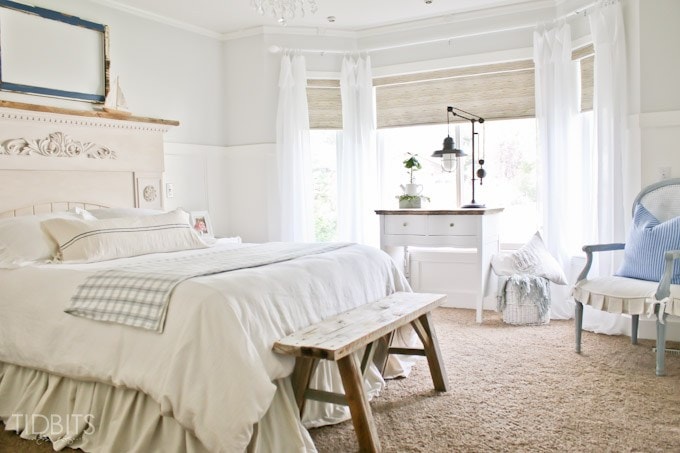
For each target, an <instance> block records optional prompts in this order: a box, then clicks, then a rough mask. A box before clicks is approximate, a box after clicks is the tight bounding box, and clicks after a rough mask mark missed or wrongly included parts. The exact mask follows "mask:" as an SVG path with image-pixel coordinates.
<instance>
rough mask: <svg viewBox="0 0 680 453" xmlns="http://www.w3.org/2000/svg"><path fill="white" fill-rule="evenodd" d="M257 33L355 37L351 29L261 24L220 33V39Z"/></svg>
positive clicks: (355, 34) (229, 39)
mask: <svg viewBox="0 0 680 453" xmlns="http://www.w3.org/2000/svg"><path fill="white" fill-rule="evenodd" d="M257 35H291V36H326V37H331V38H351V39H357V37H358V35H357V32H355V31H352V30H336V29H333V30H331V29H328V28H320V27H276V26H272V25H261V26H258V27H252V28H246V29H243V30H238V31H233V32H228V33H223V34H222V35H220V39H221V40H222V41H231V40H233V39H241V38H247V37H250V36H257Z"/></svg>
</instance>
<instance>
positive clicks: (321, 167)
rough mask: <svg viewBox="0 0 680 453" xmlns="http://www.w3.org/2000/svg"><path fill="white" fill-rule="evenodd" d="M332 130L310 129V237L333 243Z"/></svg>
mask: <svg viewBox="0 0 680 453" xmlns="http://www.w3.org/2000/svg"><path fill="white" fill-rule="evenodd" d="M338 134H340V132H338V131H336V130H321V129H312V130H311V133H310V144H311V149H312V183H313V187H314V234H315V238H316V240H317V241H320V242H329V241H335V240H337V236H338V215H337V199H338V197H337V193H338V191H337V187H338V184H337V177H336V176H337V172H336V168H337V166H336V162H337V159H336V156H337V143H338Z"/></svg>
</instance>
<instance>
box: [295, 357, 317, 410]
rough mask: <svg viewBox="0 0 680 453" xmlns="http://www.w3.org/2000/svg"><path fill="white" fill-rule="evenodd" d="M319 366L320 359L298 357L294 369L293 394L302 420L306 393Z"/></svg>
mask: <svg viewBox="0 0 680 453" xmlns="http://www.w3.org/2000/svg"><path fill="white" fill-rule="evenodd" d="M318 364H319V359H314V358H311V357H297V358H296V359H295V368H294V369H293V377H292V381H293V392H294V393H295V402H296V403H297V406H298V410H299V411H300V418H302V411H304V410H305V401H306V398H305V392H306V391H307V388H308V387H309V382H310V381H311V380H312V375H313V374H314V370H316V366H317V365H318Z"/></svg>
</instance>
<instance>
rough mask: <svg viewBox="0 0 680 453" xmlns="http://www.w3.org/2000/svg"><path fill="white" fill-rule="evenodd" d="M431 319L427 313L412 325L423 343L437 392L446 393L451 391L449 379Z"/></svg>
mask: <svg viewBox="0 0 680 453" xmlns="http://www.w3.org/2000/svg"><path fill="white" fill-rule="evenodd" d="M431 319H432V318H431V317H430V314H429V313H425V314H424V315H422V316H420V317H419V318H418V319H416V320H415V321H413V322H412V323H411V325H412V326H413V328H414V329H415V331H416V333H417V334H418V337H420V341H422V342H423V349H424V350H425V355H426V356H427V364H428V365H429V366H430V375H432V382H433V383H434V388H435V390H439V391H440V392H446V391H447V390H448V389H449V379H448V377H447V376H446V369H445V368H444V361H443V360H442V353H441V351H440V350H439V342H438V341H437V334H436V332H435V331H434V327H433V325H432V322H431Z"/></svg>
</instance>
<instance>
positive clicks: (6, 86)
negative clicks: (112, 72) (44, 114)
mask: <svg viewBox="0 0 680 453" xmlns="http://www.w3.org/2000/svg"><path fill="white" fill-rule="evenodd" d="M108 47H109V46H108V27H107V26H106V25H102V24H98V23H95V22H90V21H87V20H83V19H80V18H78V17H75V16H69V15H66V14H62V13H60V12H57V11H52V10H49V9H45V8H40V7H37V6H30V5H25V4H23V3H17V2H13V1H10V0H0V90H3V91H14V92H19V93H29V94H38V95H44V96H53V97H59V98H66V99H77V100H81V101H89V102H96V103H101V102H104V98H105V96H106V93H107V90H108V87H109V74H108V72H109V56H108Z"/></svg>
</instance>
